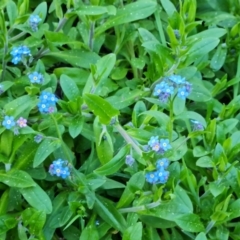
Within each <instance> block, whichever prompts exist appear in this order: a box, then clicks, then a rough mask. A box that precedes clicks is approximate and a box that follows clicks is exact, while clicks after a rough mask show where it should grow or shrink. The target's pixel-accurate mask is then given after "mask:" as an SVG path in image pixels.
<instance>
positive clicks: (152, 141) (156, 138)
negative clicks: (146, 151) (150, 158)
mask: <svg viewBox="0 0 240 240" xmlns="http://www.w3.org/2000/svg"><path fill="white" fill-rule="evenodd" d="M158 142H159V140H158V136H156V137H154V136H152V137H151V138H150V140H149V141H148V145H149V146H150V147H153V146H154V145H155V144H156V143H158Z"/></svg>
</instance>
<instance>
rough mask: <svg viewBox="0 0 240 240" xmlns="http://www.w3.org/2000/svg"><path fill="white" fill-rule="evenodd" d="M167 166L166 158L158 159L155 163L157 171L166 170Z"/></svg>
mask: <svg viewBox="0 0 240 240" xmlns="http://www.w3.org/2000/svg"><path fill="white" fill-rule="evenodd" d="M168 166H169V160H168V159H167V158H162V159H159V160H158V161H157V163H156V167H157V169H158V170H163V169H166V168H167V167H168Z"/></svg>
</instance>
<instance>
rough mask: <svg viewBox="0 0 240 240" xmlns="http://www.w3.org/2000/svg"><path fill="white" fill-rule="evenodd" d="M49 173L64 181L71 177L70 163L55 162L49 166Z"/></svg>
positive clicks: (60, 160) (59, 160)
mask: <svg viewBox="0 0 240 240" xmlns="http://www.w3.org/2000/svg"><path fill="white" fill-rule="evenodd" d="M49 173H50V174H51V175H56V176H57V177H61V178H63V179H65V178H67V177H69V176H70V169H69V167H68V162H67V161H64V160H62V159H58V160H56V161H53V163H52V164H51V165H50V166H49Z"/></svg>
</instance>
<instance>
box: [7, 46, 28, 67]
mask: <svg viewBox="0 0 240 240" xmlns="http://www.w3.org/2000/svg"><path fill="white" fill-rule="evenodd" d="M10 54H11V55H12V57H13V58H12V63H14V64H15V65H16V64H18V63H19V62H20V61H21V60H23V58H24V57H26V56H31V52H30V50H29V48H28V47H27V46H19V47H14V48H13V49H12V51H11V52H10Z"/></svg>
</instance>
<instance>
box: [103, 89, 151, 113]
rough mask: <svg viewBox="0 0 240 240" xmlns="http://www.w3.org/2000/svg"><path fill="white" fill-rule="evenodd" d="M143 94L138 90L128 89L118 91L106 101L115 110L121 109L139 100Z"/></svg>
mask: <svg viewBox="0 0 240 240" xmlns="http://www.w3.org/2000/svg"><path fill="white" fill-rule="evenodd" d="M144 94H147V93H143V91H141V90H139V89H134V90H133V91H130V89H129V88H128V87H125V88H122V89H120V90H119V91H118V92H117V93H116V94H115V95H113V96H110V97H108V98H107V99H106V100H107V101H108V102H110V103H111V104H112V106H113V107H115V108H116V109H119V110H120V109H123V108H125V107H128V106H130V105H131V104H133V103H135V102H136V101H137V100H139V99H140V98H141V97H142V96H143V95H144Z"/></svg>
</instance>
